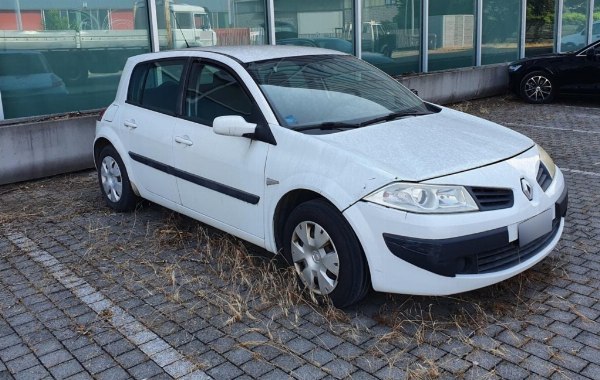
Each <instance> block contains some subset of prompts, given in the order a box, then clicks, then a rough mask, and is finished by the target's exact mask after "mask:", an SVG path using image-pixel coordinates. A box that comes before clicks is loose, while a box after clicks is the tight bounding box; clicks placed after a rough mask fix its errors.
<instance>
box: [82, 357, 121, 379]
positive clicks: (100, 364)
mask: <svg viewBox="0 0 600 380" xmlns="http://www.w3.org/2000/svg"><path fill="white" fill-rule="evenodd" d="M82 364H83V366H84V367H85V369H86V370H87V371H89V372H90V373H91V374H94V375H95V374H97V373H100V372H103V371H105V370H107V369H109V368H111V367H114V366H115V365H117V363H116V362H115V361H114V360H113V359H112V358H111V357H110V356H109V355H107V354H102V355H100V356H96V357H94V358H92V359H90V360H86V361H85V362H83V363H82Z"/></svg>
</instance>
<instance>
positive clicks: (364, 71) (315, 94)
mask: <svg viewBox="0 0 600 380" xmlns="http://www.w3.org/2000/svg"><path fill="white" fill-rule="evenodd" d="M248 71H249V73H250V75H252V77H253V78H254V80H255V81H256V82H257V83H258V85H259V86H260V88H261V89H262V91H263V93H264V94H265V96H266V97H267V100H268V101H269V103H270V104H271V107H272V108H273V110H274V112H275V113H276V116H277V117H278V119H279V122H280V124H281V125H282V126H284V127H287V128H290V129H299V130H300V129H307V128H308V127H310V126H315V125H327V124H329V125H333V124H336V125H342V124H345V125H346V126H348V127H359V126H364V125H367V124H369V123H370V122H378V121H384V120H391V119H393V118H395V117H401V116H404V115H418V114H423V113H428V112H429V111H428V109H427V107H426V105H425V104H424V103H423V101H421V99H419V98H418V97H417V96H415V95H414V94H413V93H412V92H411V91H410V90H408V89H407V88H406V87H404V86H402V85H401V84H400V83H398V82H397V81H396V80H394V79H392V78H391V77H389V76H387V75H386V74H384V73H383V72H381V71H379V70H377V69H375V68H373V66H371V65H369V64H368V63H366V62H363V61H361V60H359V59H357V58H355V57H352V56H346V55H316V56H301V57H286V58H278V59H272V60H266V61H259V62H253V63H251V64H249V65H248Z"/></svg>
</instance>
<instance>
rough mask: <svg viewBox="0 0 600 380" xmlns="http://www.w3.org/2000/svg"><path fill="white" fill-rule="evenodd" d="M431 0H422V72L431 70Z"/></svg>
mask: <svg viewBox="0 0 600 380" xmlns="http://www.w3.org/2000/svg"><path fill="white" fill-rule="evenodd" d="M428 61H429V0H421V72H424V73H426V72H427V71H429V67H428Z"/></svg>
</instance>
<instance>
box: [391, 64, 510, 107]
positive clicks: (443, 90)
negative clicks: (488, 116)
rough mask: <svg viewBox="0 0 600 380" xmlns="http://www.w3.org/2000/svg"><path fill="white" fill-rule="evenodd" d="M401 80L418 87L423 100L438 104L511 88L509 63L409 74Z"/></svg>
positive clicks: (407, 84) (400, 79) (414, 87)
mask: <svg viewBox="0 0 600 380" xmlns="http://www.w3.org/2000/svg"><path fill="white" fill-rule="evenodd" d="M398 80H399V81H400V83H402V84H403V85H405V86H406V87H408V88H410V89H415V90H417V91H418V92H419V96H420V97H421V98H422V99H425V100H428V101H430V102H433V103H438V104H448V103H455V102H459V101H463V100H471V99H477V98H484V97H487V96H493V95H498V94H502V93H504V92H506V91H507V90H508V71H507V69H506V64H498V65H487V66H481V67H468V68H462V69H456V70H448V71H437V72H433V73H426V74H415V75H408V76H404V77H401V78H398Z"/></svg>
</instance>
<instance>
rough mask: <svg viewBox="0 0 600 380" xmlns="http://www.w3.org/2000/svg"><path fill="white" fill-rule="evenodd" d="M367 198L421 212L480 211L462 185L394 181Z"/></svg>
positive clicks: (371, 200)
mask: <svg viewBox="0 0 600 380" xmlns="http://www.w3.org/2000/svg"><path fill="white" fill-rule="evenodd" d="M364 200H366V201H369V202H373V203H377V204H380V205H383V206H387V207H393V208H397V209H400V210H404V211H408V212H414V213H420V214H448V213H457V212H469V211H478V210H479V207H477V203H475V201H474V200H473V197H472V196H471V194H469V192H468V191H467V189H465V188H464V187H462V186H444V185H425V184H419V183H392V184H391V185H388V186H386V187H384V188H382V189H379V190H377V191H375V192H373V193H371V194H369V195H367V196H366V197H365V198H364Z"/></svg>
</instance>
